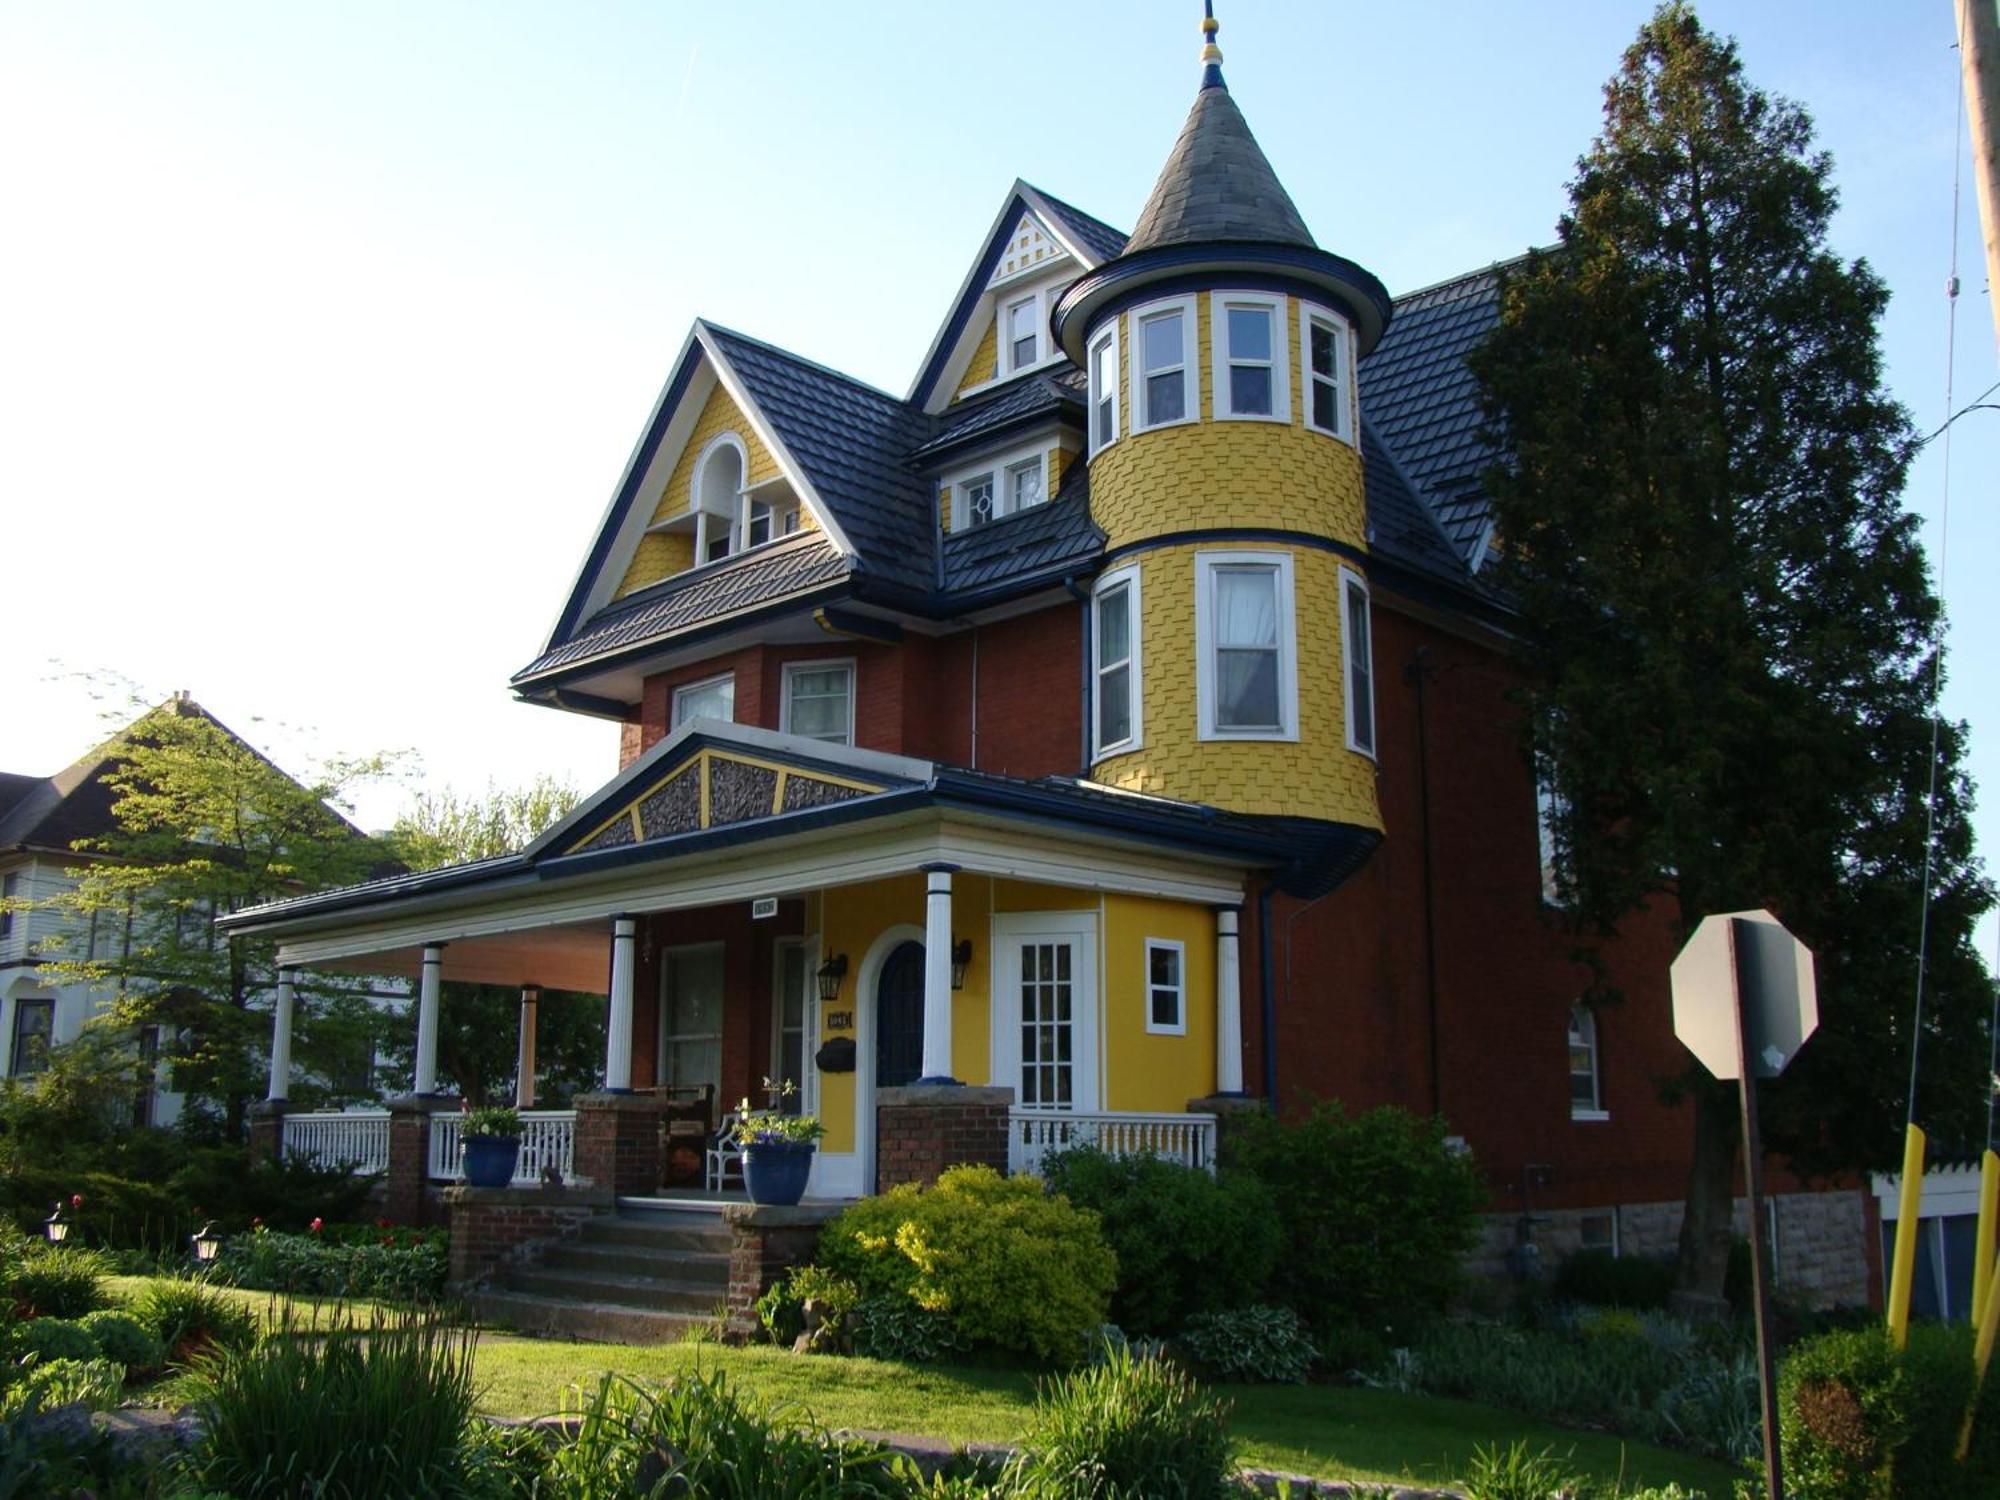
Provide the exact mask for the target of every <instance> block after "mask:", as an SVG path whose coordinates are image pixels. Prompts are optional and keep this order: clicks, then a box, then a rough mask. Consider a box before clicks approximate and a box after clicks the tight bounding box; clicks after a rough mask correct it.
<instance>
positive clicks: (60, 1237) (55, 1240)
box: [42, 1203, 69, 1245]
mask: <svg viewBox="0 0 2000 1500" xmlns="http://www.w3.org/2000/svg"><path fill="white" fill-rule="evenodd" d="M42 1233H43V1234H45V1235H47V1236H48V1237H49V1243H50V1244H51V1245H60V1244H61V1243H62V1242H63V1241H64V1240H66V1239H68V1238H69V1220H68V1219H65V1218H64V1217H63V1216H62V1205H61V1204H60V1203H58V1204H57V1205H56V1211H55V1212H54V1213H52V1214H50V1215H49V1216H48V1218H46V1219H44V1220H43V1221H42Z"/></svg>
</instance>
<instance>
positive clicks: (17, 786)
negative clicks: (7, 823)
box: [0, 771, 44, 818]
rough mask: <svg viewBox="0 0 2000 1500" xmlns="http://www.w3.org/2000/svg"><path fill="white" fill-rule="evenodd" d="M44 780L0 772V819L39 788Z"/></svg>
mask: <svg viewBox="0 0 2000 1500" xmlns="http://www.w3.org/2000/svg"><path fill="white" fill-rule="evenodd" d="M43 780H44V778H43V777H40V776H23V775H20V774H18V773H17V772H14V771H0V818H5V817H6V816H7V814H8V813H10V812H12V811H13V809H14V804H15V803H17V802H19V801H20V800H21V799H22V798H23V797H25V796H27V795H28V793H30V792H32V791H33V790H34V789H35V788H36V787H38V786H40V785H41V784H42V782H43Z"/></svg>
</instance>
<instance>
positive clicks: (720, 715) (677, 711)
mask: <svg viewBox="0 0 2000 1500" xmlns="http://www.w3.org/2000/svg"><path fill="white" fill-rule="evenodd" d="M735 717H736V674H735V673H734V672H724V673H723V674H722V675H721V676H720V677H709V678H705V679H703V680H702V681H700V682H690V683H688V684H687V685H686V686H685V687H677V688H675V689H674V712H673V721H672V722H671V723H670V724H669V725H668V726H667V727H668V729H669V730H673V729H678V728H680V727H681V725H683V724H685V723H686V722H687V721H688V720H689V719H720V720H721V721H722V722H723V723H725V724H727V723H729V722H730V721H731V720H733V719H734V718H735Z"/></svg>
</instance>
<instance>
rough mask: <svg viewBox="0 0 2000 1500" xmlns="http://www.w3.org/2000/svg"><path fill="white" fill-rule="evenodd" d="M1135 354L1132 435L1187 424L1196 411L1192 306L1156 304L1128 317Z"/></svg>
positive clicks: (1186, 302)
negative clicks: (1136, 361) (1131, 328)
mask: <svg viewBox="0 0 2000 1500" xmlns="http://www.w3.org/2000/svg"><path fill="white" fill-rule="evenodd" d="M1132 326H1133V329H1134V334H1133V346H1134V347H1135V348H1136V349H1137V350H1138V355H1139V369H1138V376H1137V378H1136V381H1135V392H1136V394H1137V396H1138V401H1137V405H1138V410H1137V411H1136V412H1134V413H1133V415H1132V430H1133V431H1134V432H1138V431H1140V430H1142V429H1144V428H1148V427H1166V426H1169V425H1171V424H1172V423H1175V422H1192V421H1193V420H1194V419H1195V415H1196V412H1197V410H1198V407H1199V401H1200V398H1199V395H1198V392H1197V390H1196V386H1195V382H1194V302H1193V301H1192V300H1191V299H1188V298H1182V299H1181V300H1179V301H1177V302H1156V303H1153V304H1151V305H1150V306H1147V307H1143V308H1139V309H1137V310H1136V311H1135V312H1134V313H1133V314H1132Z"/></svg>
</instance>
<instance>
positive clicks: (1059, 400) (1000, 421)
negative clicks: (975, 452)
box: [910, 368, 1086, 461]
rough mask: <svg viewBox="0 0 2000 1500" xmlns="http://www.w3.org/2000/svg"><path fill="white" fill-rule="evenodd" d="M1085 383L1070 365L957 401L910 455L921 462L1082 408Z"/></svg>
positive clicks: (1078, 371) (1078, 372) (1079, 373)
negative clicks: (933, 433)
mask: <svg viewBox="0 0 2000 1500" xmlns="http://www.w3.org/2000/svg"><path fill="white" fill-rule="evenodd" d="M1085 385H1086V382H1085V380H1084V374H1083V371H1081V370H1076V369H1067V368H1066V369H1063V370H1061V371H1058V372H1057V373H1055V374H1046V375H1030V376H1027V377H1025V378H1024V379H1021V380H1016V381H1013V382H1011V383H1009V384H1008V385H1005V386H1003V387H1001V388H1000V389H999V390H997V391H994V392H993V393H991V394H990V395H984V396H975V397H973V398H972V399H971V400H970V401H960V402H957V403H956V404H954V405H953V406H951V407H950V408H949V409H948V410H946V411H945V413H944V414H943V415H942V416H940V417H939V418H938V419H937V436H936V437H934V438H932V439H931V440H930V441H929V442H928V443H925V444H924V445H923V446H922V447H920V448H917V449H915V450H914V451H913V452H912V453H911V454H910V457H911V458H912V459H913V460H918V461H921V460H923V459H926V458H929V457H931V456H933V455H935V454H939V453H945V452H949V451H950V450H951V449H953V448H957V447H961V446H962V445H964V444H966V443H969V442H971V441H973V440H974V439H976V438H980V437H983V436H985V435H986V434H987V433H990V432H1001V431H1004V430H1006V429H1007V428H1009V427H1011V426H1013V425H1015V424H1016V423H1023V422H1028V421H1030V420H1032V419H1033V418H1035V417H1038V416H1041V415H1043V414H1044V413H1053V412H1058V411H1061V410H1062V409H1063V408H1065V407H1073V408H1081V407H1082V405H1083V401H1084V389H1085Z"/></svg>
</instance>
